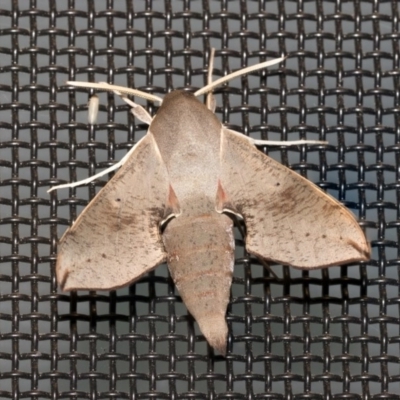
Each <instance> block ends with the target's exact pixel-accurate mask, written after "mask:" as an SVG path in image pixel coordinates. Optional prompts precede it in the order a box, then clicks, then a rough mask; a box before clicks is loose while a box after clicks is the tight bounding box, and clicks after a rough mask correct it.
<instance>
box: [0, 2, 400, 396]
mask: <svg viewBox="0 0 400 400" xmlns="http://www.w3.org/2000/svg"><path fill="white" fill-rule="evenodd" d="M0 38H1V39H0V43H1V44H0V53H1V58H0V76H1V82H0V89H1V104H0V116H1V118H0V127H1V131H0V167H1V168H0V182H1V185H0V191H1V192H0V227H1V231H0V397H1V398H12V399H19V398H31V399H44V398H52V399H57V398H70V399H84V398H87V399H97V398H110V399H111V398H118V399H119V398H121V399H122V398H130V399H139V398H140V399H150V398H151V399H177V398H182V399H183V398H184V399H187V398H193V399H194V398H196V399H217V398H218V399H228V398H229V399H233V398H234V399H257V398H259V399H261V398H264V399H266V398H274V399H293V398H296V399H300V398H301V399H304V398H313V399H331V398H362V399H370V398H376V399H383V398H385V399H387V398H391V399H392V398H400V396H399V393H400V390H399V389H400V385H399V382H400V371H399V365H400V363H399V361H400V357H399V354H400V352H399V338H400V333H399V303H400V301H399V300H400V296H399V267H398V261H397V260H398V230H399V228H398V227H399V223H398V221H399V195H398V194H399V193H398V190H399V187H400V186H399V177H398V171H399V150H400V147H399V143H400V139H399V135H400V124H399V122H400V121H399V112H400V105H399V99H400V93H399V59H400V50H399V42H398V39H399V10H398V2H397V1H395V0H393V1H377V0H376V1H349V2H343V1H340V0H338V1H335V2H334V1H297V0H296V1H288V0H286V1H229V2H228V1H135V2H133V1H126V2H123V1H114V2H113V1H111V0H109V1H97V2H94V1H72V0H70V1H64V0H61V1H57V2H55V1H54V2H52V1H29V2H28V1H22V0H21V1H17V0H14V1H11V0H10V1H4V2H2V3H1V5H0ZM211 47H215V48H216V50H217V53H216V66H215V70H214V77H215V78H217V77H220V76H223V75H224V74H226V73H228V72H231V71H232V70H236V69H239V68H241V67H244V66H247V65H250V64H254V63H256V62H259V61H263V60H265V59H268V58H272V57H277V56H280V55H287V56H288V58H287V60H286V62H285V67H284V68H271V69H270V70H268V71H262V72H261V73H257V74H253V75H251V76H248V77H243V78H239V79H237V80H235V81H232V82H230V84H229V87H224V88H219V89H218V90H217V91H216V92H217V96H216V97H217V104H218V108H217V116H218V118H220V120H221V121H223V122H224V123H225V124H226V125H227V126H229V127H231V128H233V129H235V130H239V131H242V132H244V133H245V134H248V135H251V136H252V137H255V138H261V137H262V138H269V139H282V140H287V139H289V140H290V139H298V138H308V139H317V138H321V139H323V140H328V141H329V145H328V146H313V147H301V148H297V147H293V148H289V149H282V148H279V147H278V148H270V149H266V148H264V149H261V150H262V151H265V152H268V154H269V155H270V156H272V157H273V158H275V159H277V160H279V161H280V162H282V163H283V164H285V165H288V166H290V167H291V168H293V169H294V170H295V171H297V172H299V173H301V174H303V175H304V176H307V177H308V179H310V180H311V181H313V182H315V183H317V184H318V185H319V186H320V187H321V188H323V189H326V190H327V191H328V192H329V193H331V194H332V195H333V196H334V197H336V198H337V199H339V200H341V201H342V202H343V203H344V204H345V205H346V206H347V207H349V208H350V209H351V210H352V211H353V212H354V213H355V214H356V216H357V217H358V218H359V220H360V221H361V222H360V223H361V226H362V227H363V228H364V229H365V231H366V233H367V236H368V239H369V240H370V241H371V245H372V249H373V255H372V258H371V261H370V262H368V263H365V264H361V265H352V266H349V267H347V266H345V267H340V268H339V267H335V268H330V269H326V270H317V271H312V272H299V271H298V270H294V269H291V268H288V267H281V266H276V267H273V270H274V272H275V273H276V276H273V275H271V274H270V273H269V272H268V270H267V269H265V268H264V266H263V265H261V263H260V262H259V261H257V260H256V259H253V258H249V257H248V255H247V254H246V253H245V251H244V247H243V240H242V239H241V238H240V235H238V239H237V243H236V248H237V249H236V256H237V263H236V267H235V276H234V283H233V286H232V301H231V303H230V306H229V309H228V314H227V320H228V323H229V328H230V336H229V340H228V355H227V357H226V358H223V357H221V356H218V355H215V354H213V353H212V351H211V350H210V349H209V348H208V347H207V344H206V342H205V340H204V338H203V337H202V335H201V334H200V332H199V330H198V327H197V325H196V324H195V323H194V321H193V319H192V318H191V317H190V316H189V315H188V314H187V310H186V308H185V307H184V306H183V304H182V302H181V300H180V297H179V295H178V293H177V292H176V290H175V288H174V285H173V283H172V281H171V279H170V277H169V275H168V272H167V269H166V267H165V266H160V267H159V268H157V269H156V270H155V271H154V272H153V273H151V274H149V275H146V276H145V277H144V278H143V279H141V280H140V281H139V282H138V283H137V284H136V285H132V286H131V287H129V288H125V289H121V290H118V291H114V292H110V293H107V292H78V293H75V292H72V293H63V292H61V291H60V290H59V289H58V287H57V284H56V279H55V273H54V264H55V259H56V254H57V242H58V240H59V238H60V237H61V235H62V233H63V232H64V231H65V230H66V228H67V227H68V226H69V225H70V224H71V223H72V221H73V220H75V219H76V217H77V216H78V215H79V213H80V212H81V211H82V209H83V207H84V206H85V205H86V204H87V203H88V200H89V199H90V198H92V197H93V196H94V195H95V193H96V192H97V191H98V189H99V188H100V187H102V186H103V185H104V184H105V181H106V179H104V180H102V181H96V182H95V183H93V184H90V185H88V186H86V187H81V188H77V189H75V190H71V191H69V190H63V191H60V192H58V193H52V194H47V193H46V190H47V189H48V188H49V187H50V186H52V185H54V184H57V183H63V182H68V181H75V180H79V179H82V178H85V177H87V176H89V175H92V174H94V173H95V172H98V171H100V170H101V169H103V168H105V167H108V166H110V165H112V164H113V163H114V162H115V160H119V159H120V158H121V157H122V156H123V154H125V153H126V151H127V150H128V149H129V148H130V147H131V146H132V145H133V144H134V143H135V142H137V140H139V139H140V138H141V137H142V136H143V135H144V134H145V131H146V127H145V126H144V125H143V124H140V123H138V121H137V120H136V121H135V120H134V119H133V117H132V116H130V115H129V112H128V108H127V106H126V105H124V104H123V103H122V102H120V101H119V100H118V99H115V98H114V97H113V96H112V95H110V94H102V95H101V96H100V97H101V108H100V114H99V119H98V123H97V124H96V125H95V126H88V124H87V122H86V121H87V100H88V98H89V95H90V94H91V93H92V92H90V91H85V90H75V89H72V88H68V87H66V86H65V85H64V83H65V81H66V80H88V81H108V82H114V83H117V84H123V85H125V86H129V87H135V88H138V89H140V90H145V91H149V92H153V93H155V94H158V95H163V94H165V93H167V92H168V91H170V90H172V89H173V88H175V89H176V88H179V87H186V88H191V89H195V88H199V87H201V86H203V85H204V83H205V79H206V70H207V66H208V57H209V51H210V48H211ZM147 108H148V109H149V111H150V112H151V113H154V112H155V111H156V108H155V106H153V105H152V104H147Z"/></svg>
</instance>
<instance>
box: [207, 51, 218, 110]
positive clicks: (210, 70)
mask: <svg viewBox="0 0 400 400" xmlns="http://www.w3.org/2000/svg"><path fill="white" fill-rule="evenodd" d="M214 54H215V49H214V48H212V49H211V54H210V62H209V66H208V75H207V86H208V85H210V84H211V83H212V73H213V69H214ZM206 106H207V108H208V109H209V110H210V111H212V112H215V108H216V102H215V97H214V95H213V93H212V91H211V92H208V94H207V100H206Z"/></svg>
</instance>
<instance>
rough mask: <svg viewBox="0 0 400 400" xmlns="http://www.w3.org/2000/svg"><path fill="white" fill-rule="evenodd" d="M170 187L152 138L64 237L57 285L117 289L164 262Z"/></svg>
mask: <svg viewBox="0 0 400 400" xmlns="http://www.w3.org/2000/svg"><path fill="white" fill-rule="evenodd" d="M168 191H169V182H168V174H167V171H166V168H165V165H164V163H163V161H162V159H161V156H160V154H159V151H158V148H157V146H156V144H155V141H154V138H153V136H152V135H151V134H150V133H148V134H147V135H146V136H145V137H144V138H143V139H142V140H141V141H140V142H139V143H138V144H137V145H136V148H135V150H134V151H133V153H132V155H131V156H130V157H129V159H128V160H127V161H126V162H125V164H124V165H123V166H122V167H121V169H120V170H119V171H118V172H117V173H116V175H115V176H114V177H113V178H112V179H111V180H110V182H109V183H108V184H107V185H106V186H105V187H104V188H103V189H102V190H101V191H100V192H99V193H98V194H97V196H96V197H95V198H94V199H93V200H92V201H91V202H90V204H89V205H88V206H87V207H86V208H85V210H84V211H83V212H82V214H81V215H80V216H79V217H78V219H77V220H76V222H75V223H74V225H73V226H72V227H71V228H69V229H68V230H67V232H66V233H65V234H64V236H63V237H62V238H61V241H60V244H59V250H58V258H57V266H56V271H57V280H58V282H59V284H60V285H61V287H62V288H63V289H64V290H72V289H92V290H95V289H99V290H101V289H113V288H118V287H120V286H124V285H127V284H129V283H130V282H132V281H135V280H137V279H138V278H140V277H141V276H142V275H143V274H145V273H146V272H148V271H150V270H151V269H153V268H154V267H155V266H157V265H158V264H160V263H162V262H163V261H164V260H165V259H166V255H165V252H164V247H163V244H162V240H161V235H160V232H159V223H160V221H161V220H162V219H163V218H164V210H165V207H166V202H167V198H168Z"/></svg>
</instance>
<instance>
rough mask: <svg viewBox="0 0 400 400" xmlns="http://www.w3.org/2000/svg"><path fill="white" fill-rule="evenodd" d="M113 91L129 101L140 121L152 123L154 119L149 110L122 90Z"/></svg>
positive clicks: (132, 111) (126, 101)
mask: <svg viewBox="0 0 400 400" xmlns="http://www.w3.org/2000/svg"><path fill="white" fill-rule="evenodd" d="M100 83H104V84H106V83H105V82H100ZM113 93H114V94H115V95H117V96H119V97H121V99H122V100H123V101H125V103H127V104H128V105H130V106H131V113H132V114H133V115H134V116H135V117H136V118H137V119H139V120H140V121H142V122H144V123H145V124H147V125H150V124H151V121H153V118H152V117H151V115H150V114H149V113H148V112H147V110H146V109H145V108H144V107H142V106H141V105H140V104H137V103H135V102H134V101H132V100H130V99H128V97H126V96H124V95H123V94H122V93H121V92H119V91H118V90H113Z"/></svg>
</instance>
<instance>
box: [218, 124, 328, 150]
mask: <svg viewBox="0 0 400 400" xmlns="http://www.w3.org/2000/svg"><path fill="white" fill-rule="evenodd" d="M226 129H228V128H226ZM228 130H229V131H231V132H234V133H236V134H237V135H241V136H243V137H244V138H245V139H247V140H248V141H249V142H250V143H251V144H253V145H254V146H299V145H302V144H328V143H329V142H327V141H326V140H303V139H300V140H287V141H283V140H282V141H280V140H262V139H253V138H251V137H248V136H246V135H243V133H241V132H238V131H234V130H232V129H228Z"/></svg>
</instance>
